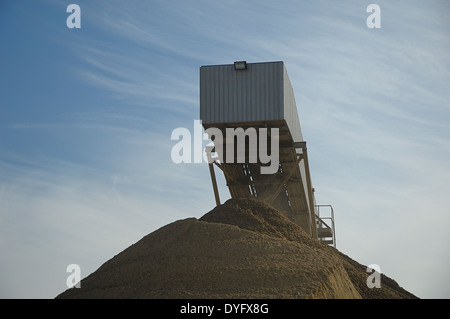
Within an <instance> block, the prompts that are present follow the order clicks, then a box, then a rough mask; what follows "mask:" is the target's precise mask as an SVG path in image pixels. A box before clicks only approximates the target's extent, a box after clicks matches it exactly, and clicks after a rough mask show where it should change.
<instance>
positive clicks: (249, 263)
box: [57, 199, 415, 298]
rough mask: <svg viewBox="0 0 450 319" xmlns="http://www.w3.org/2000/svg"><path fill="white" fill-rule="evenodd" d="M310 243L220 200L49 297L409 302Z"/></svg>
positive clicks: (246, 205) (268, 218) (249, 208)
mask: <svg viewBox="0 0 450 319" xmlns="http://www.w3.org/2000/svg"><path fill="white" fill-rule="evenodd" d="M365 270H366V267H364V266H363V265H360V264H359V263H357V262H356V261H354V260H352V259H351V258H349V257H347V256H345V255H343V254H341V253H340V252H339V251H337V250H336V249H334V248H332V247H329V246H327V245H324V244H321V243H319V242H317V241H315V240H312V239H311V238H310V237H309V236H308V235H307V234H306V233H305V232H304V231H303V230H302V229H301V228H300V227H299V226H297V225H296V224H294V223H292V222H291V221H290V220H289V219H287V218H286V217H285V216H284V215H282V214H281V213H279V212H278V211H277V210H275V209H274V208H272V207H270V206H268V205H266V204H264V203H261V202H257V201H253V200H244V199H240V200H236V199H231V200H228V201H227V202H226V203H225V204H223V205H221V206H219V207H216V208H215V209H213V210H212V211H210V212H209V213H207V214H206V215H204V216H203V217H202V218H200V219H195V218H188V219H184V220H179V221H176V222H174V223H171V224H169V225H166V226H164V227H162V228H160V229H158V230H157V231H155V232H153V233H151V234H149V235H147V236H145V237H144V238H142V239H141V240H140V241H138V242H137V243H135V244H134V245H132V246H130V247H129V248H127V249H125V250H124V251H122V252H121V253H119V254H118V255H116V256H115V257H113V258H112V259H110V260H109V261H107V262H106V263H105V264H103V265H102V266H101V267H100V268H99V269H97V270H96V271H95V272H94V273H92V274H91V275H89V276H88V277H87V278H85V279H83V280H82V282H81V288H80V289H75V288H74V289H69V290H67V291H65V292H63V293H62V294H60V295H59V296H58V297H57V298H415V296H414V295H412V294H410V293H409V292H407V291H405V290H404V289H402V288H401V287H399V286H398V284H397V283H396V282H395V281H394V280H392V279H390V278H388V277H386V276H384V275H382V278H381V283H382V284H381V288H380V289H376V288H374V289H369V288H368V287H367V285H366V280H367V276H368V274H367V273H366V272H365Z"/></svg>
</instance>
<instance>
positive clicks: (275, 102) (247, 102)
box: [200, 62, 303, 142]
mask: <svg viewBox="0 0 450 319" xmlns="http://www.w3.org/2000/svg"><path fill="white" fill-rule="evenodd" d="M200 119H201V120H202V122H203V123H204V124H214V123H238V122H257V121H276V120H285V121H286V123H287V125H288V127H289V129H290V131H291V135H292V138H293V140H294V142H300V141H303V137H302V133H301V128H300V122H299V120H298V113H297V106H296V104H295V97H294V92H293V90H292V86H291V82H290V80H289V76H288V74H287V71H286V68H285V66H284V63H283V62H263V63H249V64H247V70H240V71H236V70H234V65H233V64H227V65H213V66H202V67H201V68H200Z"/></svg>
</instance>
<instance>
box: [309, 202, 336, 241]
mask: <svg viewBox="0 0 450 319" xmlns="http://www.w3.org/2000/svg"><path fill="white" fill-rule="evenodd" d="M314 206H315V207H317V218H318V219H319V220H320V222H321V223H323V224H325V225H326V226H327V227H328V228H331V229H332V234H333V246H334V248H336V231H335V225H334V209H333V206H331V205H314ZM320 207H329V208H330V210H331V216H330V217H320ZM323 219H330V220H331V227H330V226H329V225H328V224H327V223H325V222H324V221H323Z"/></svg>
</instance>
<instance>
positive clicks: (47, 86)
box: [0, 0, 450, 298]
mask: <svg viewBox="0 0 450 319" xmlns="http://www.w3.org/2000/svg"><path fill="white" fill-rule="evenodd" d="M70 3H76V4H78V5H79V6H80V8H81V29H69V28H67V26H66V18H67V17H68V15H69V13H67V12H66V8H67V6H68V5H69V4H70ZM371 3H377V4H378V5H379V6H380V8H381V29H368V28H367V26H366V18H367V16H368V15H369V13H367V12H366V7H367V6H368V5H369V4H371ZM449 12H450V5H449V4H448V2H447V1H435V0H433V1H406V0H405V1H377V2H370V1H366V2H364V1H339V3H337V2H335V1H314V2H312V1H238V0H234V1H206V0H195V1H194V0H192V1H181V0H180V1H167V0H166V1H156V0H151V1H114V0H109V1H106V0H98V1H85V0H77V1H62V0H44V1H12V0H5V1H2V2H1V3H0V37H1V42H0V52H1V59H0V256H1V258H0V269H1V271H0V297H3V298H53V297H55V296H56V295H57V294H59V293H60V292H62V291H64V290H65V289H66V278H67V276H68V273H66V267H67V265H69V264H72V263H76V264H79V265H80V267H81V272H82V277H85V276H87V275H89V274H90V273H92V272H93V271H95V270H96V269H97V268H98V267H99V266H100V265H101V264H103V263H104V262H105V261H107V260H108V259H110V258H111V257H113V256H114V255H116V254H117V253H119V252H120V251H122V250H123V249H125V248H126V247H128V246H130V245H131V244H133V243H135V242H136V241H138V240H139V239H141V238H142V237H143V236H145V235H146V234H148V233H150V232H152V231H154V230H156V229H158V228H159V227H161V226H163V225H165V224H167V223H170V222H172V221H175V220H177V219H182V218H187V217H201V216H202V215H203V214H204V213H206V212H207V211H209V210H210V209H211V208H213V207H214V204H215V202H214V196H213V193H212V188H211V182H210V179H209V172H208V168H207V166H206V165H205V164H179V165H177V164H174V163H173V162H172V161H171V158H170V152H171V148H172V146H173V145H174V144H175V142H174V141H171V139H170V137H171V132H172V130H174V129H175V128H177V127H186V128H189V129H191V128H193V123H194V120H196V119H198V117H199V68H200V66H202V65H209V64H227V63H232V62H233V61H237V60H247V61H248V62H263V61H280V60H282V61H284V62H285V64H286V68H287V71H288V74H289V76H290V79H291V82H292V85H293V89H294V93H295V97H296V102H297V107H298V112H299V117H300V123H301V126H302V131H303V136H304V138H305V140H306V141H307V143H308V152H309V161H310V169H311V174H312V182H313V184H314V187H315V188H316V199H317V201H318V203H320V204H332V205H333V206H334V209H335V214H336V232H337V247H338V249H339V250H340V251H342V252H343V253H345V254H347V255H349V256H350V257H352V258H353V259H355V260H357V261H358V262H360V263H362V264H365V265H368V264H378V265H380V267H381V271H382V272H384V273H385V274H387V275H388V276H390V277H391V278H394V279H395V280H396V281H397V282H398V283H399V284H400V285H401V286H403V287H404V288H406V289H407V290H409V291H411V292H412V293H414V294H416V295H417V296H419V297H422V298H450V288H449V287H448V280H446V278H447V269H448V268H449V266H450V250H449V249H448V248H447V245H446V243H447V241H446V239H447V238H446V231H447V230H448V228H449V226H450V222H449V221H450V220H449V217H448V212H449V210H450V196H448V191H449V190H450V170H449V169H450V164H449V163H450V124H449V119H450V105H449V101H450V91H449V87H450V76H449V74H450V33H449V31H448V30H450V22H449V20H448V13H449ZM219 177H220V178H219V183H220V195H221V199H222V201H225V200H226V199H227V198H228V197H229V193H228V191H227V189H226V186H225V185H224V180H223V177H221V176H220V175H219Z"/></svg>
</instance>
